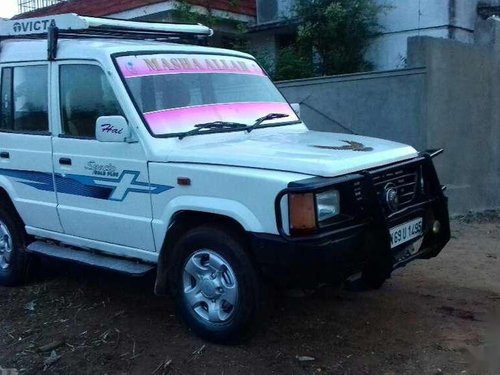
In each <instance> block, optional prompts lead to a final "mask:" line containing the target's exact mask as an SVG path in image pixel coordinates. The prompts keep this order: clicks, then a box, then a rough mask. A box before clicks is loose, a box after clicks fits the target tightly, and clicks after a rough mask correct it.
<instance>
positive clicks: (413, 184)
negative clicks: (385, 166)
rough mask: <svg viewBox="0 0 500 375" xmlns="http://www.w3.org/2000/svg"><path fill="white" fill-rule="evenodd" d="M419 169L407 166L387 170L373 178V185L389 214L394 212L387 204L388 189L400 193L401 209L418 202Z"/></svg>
mask: <svg viewBox="0 0 500 375" xmlns="http://www.w3.org/2000/svg"><path fill="white" fill-rule="evenodd" d="M418 177H419V167H418V166H415V165H413V166H407V167H399V168H395V169H392V170H387V171H384V172H381V173H379V174H377V173H375V174H374V176H373V183H374V185H375V190H376V191H377V195H378V197H379V200H380V202H381V203H382V204H383V206H384V209H385V211H386V212H387V213H391V212H392V211H391V210H390V209H389V207H388V205H387V204H386V202H385V191H386V187H392V188H394V189H395V190H396V191H397V192H398V197H399V209H403V208H405V207H408V206H410V205H411V204H413V203H414V202H415V201H416V198H417V191H418V185H419V178H418Z"/></svg>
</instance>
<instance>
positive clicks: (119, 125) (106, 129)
mask: <svg viewBox="0 0 500 375" xmlns="http://www.w3.org/2000/svg"><path fill="white" fill-rule="evenodd" d="M130 135H131V134H130V127H129V126H128V123H127V120H126V119H125V117H123V116H101V117H99V118H98V119H97V121H96V124H95V136H96V139H97V140H98V141H99V142H127V141H128V140H129V139H130Z"/></svg>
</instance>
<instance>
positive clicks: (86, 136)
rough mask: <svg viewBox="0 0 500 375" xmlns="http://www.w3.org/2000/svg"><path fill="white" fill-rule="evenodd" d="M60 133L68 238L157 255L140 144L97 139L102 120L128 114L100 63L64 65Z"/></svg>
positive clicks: (59, 184) (62, 208)
mask: <svg viewBox="0 0 500 375" xmlns="http://www.w3.org/2000/svg"><path fill="white" fill-rule="evenodd" d="M54 69H55V71H54V72H53V73H54V76H56V77H58V81H59V95H58V96H59V106H60V118H61V124H60V129H61V130H60V134H59V136H58V137H54V139H53V150H54V154H53V163H54V173H55V184H56V188H57V200H58V212H59V216H60V219H61V223H62V226H63V229H64V233H65V234H68V235H72V236H77V237H81V238H85V239H90V240H96V241H100V242H106V243H110V244H115V245H122V246H127V247H129V248H134V249H141V250H148V251H154V249H155V246H154V242H153V234H152V229H151V220H152V212H151V211H152V209H151V199H150V194H151V193H159V192H161V191H163V190H162V189H164V188H163V187H161V186H151V185H150V184H149V177H148V168H147V162H146V156H145V153H144V150H143V148H142V146H141V144H140V143H138V142H136V143H125V142H123V143H105V142H99V141H97V140H96V139H95V123H96V120H97V118H98V117H100V116H112V115H123V112H122V110H121V107H120V104H119V103H118V101H117V99H116V96H115V94H114V93H113V90H112V88H111V85H110V83H109V81H108V79H107V77H106V75H105V74H104V71H103V70H102V68H101V67H100V66H99V65H96V64H87V63H85V64H83V63H71V62H68V63H59V64H57V65H56V66H55V67H54Z"/></svg>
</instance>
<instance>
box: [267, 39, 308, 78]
mask: <svg viewBox="0 0 500 375" xmlns="http://www.w3.org/2000/svg"><path fill="white" fill-rule="evenodd" d="M271 74H272V77H273V79H275V80H277V81H282V80H287V79H298V78H308V77H311V76H313V75H314V72H313V67H312V64H311V61H310V59H306V58H304V57H303V56H301V55H300V54H299V53H298V52H297V51H296V49H295V48H294V47H286V48H283V49H281V50H280V51H278V56H277V59H276V64H275V66H274V69H273V71H272V72H271Z"/></svg>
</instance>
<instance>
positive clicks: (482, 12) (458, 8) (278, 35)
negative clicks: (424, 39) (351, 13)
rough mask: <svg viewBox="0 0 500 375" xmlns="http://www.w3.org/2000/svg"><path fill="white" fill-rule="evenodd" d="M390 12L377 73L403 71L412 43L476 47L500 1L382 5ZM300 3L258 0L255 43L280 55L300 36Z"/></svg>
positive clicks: (377, 45)
mask: <svg viewBox="0 0 500 375" xmlns="http://www.w3.org/2000/svg"><path fill="white" fill-rule="evenodd" d="M376 1H377V3H379V4H380V5H383V6H386V7H387V8H386V10H385V11H384V12H383V13H382V15H381V16H380V24H381V26H382V35H381V36H380V37H378V38H377V39H375V40H374V41H373V44H372V46H371V47H370V49H369V50H368V52H367V56H366V57H367V59H368V60H369V61H371V62H372V63H373V65H374V68H375V69H376V70H392V69H399V68H402V67H404V66H405V64H406V57H407V53H406V48H407V39H408V37H412V36H432V37H438V38H447V39H453V40H457V41H460V42H465V43H473V42H474V30H475V29H476V27H477V25H478V24H480V23H481V20H483V19H486V18H487V17H488V16H491V15H493V14H500V0H483V1H480V0H376ZM294 2H295V0H257V19H256V26H255V27H254V28H253V29H252V30H253V33H252V34H251V38H252V40H253V41H254V45H255V46H256V47H257V48H258V50H259V51H260V52H261V53H264V54H267V55H270V56H275V54H276V51H277V50H278V49H279V48H281V47H283V46H286V45H288V44H290V43H291V42H293V35H294V33H295V32H296V24H294V21H293V19H294V14H293V7H294Z"/></svg>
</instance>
